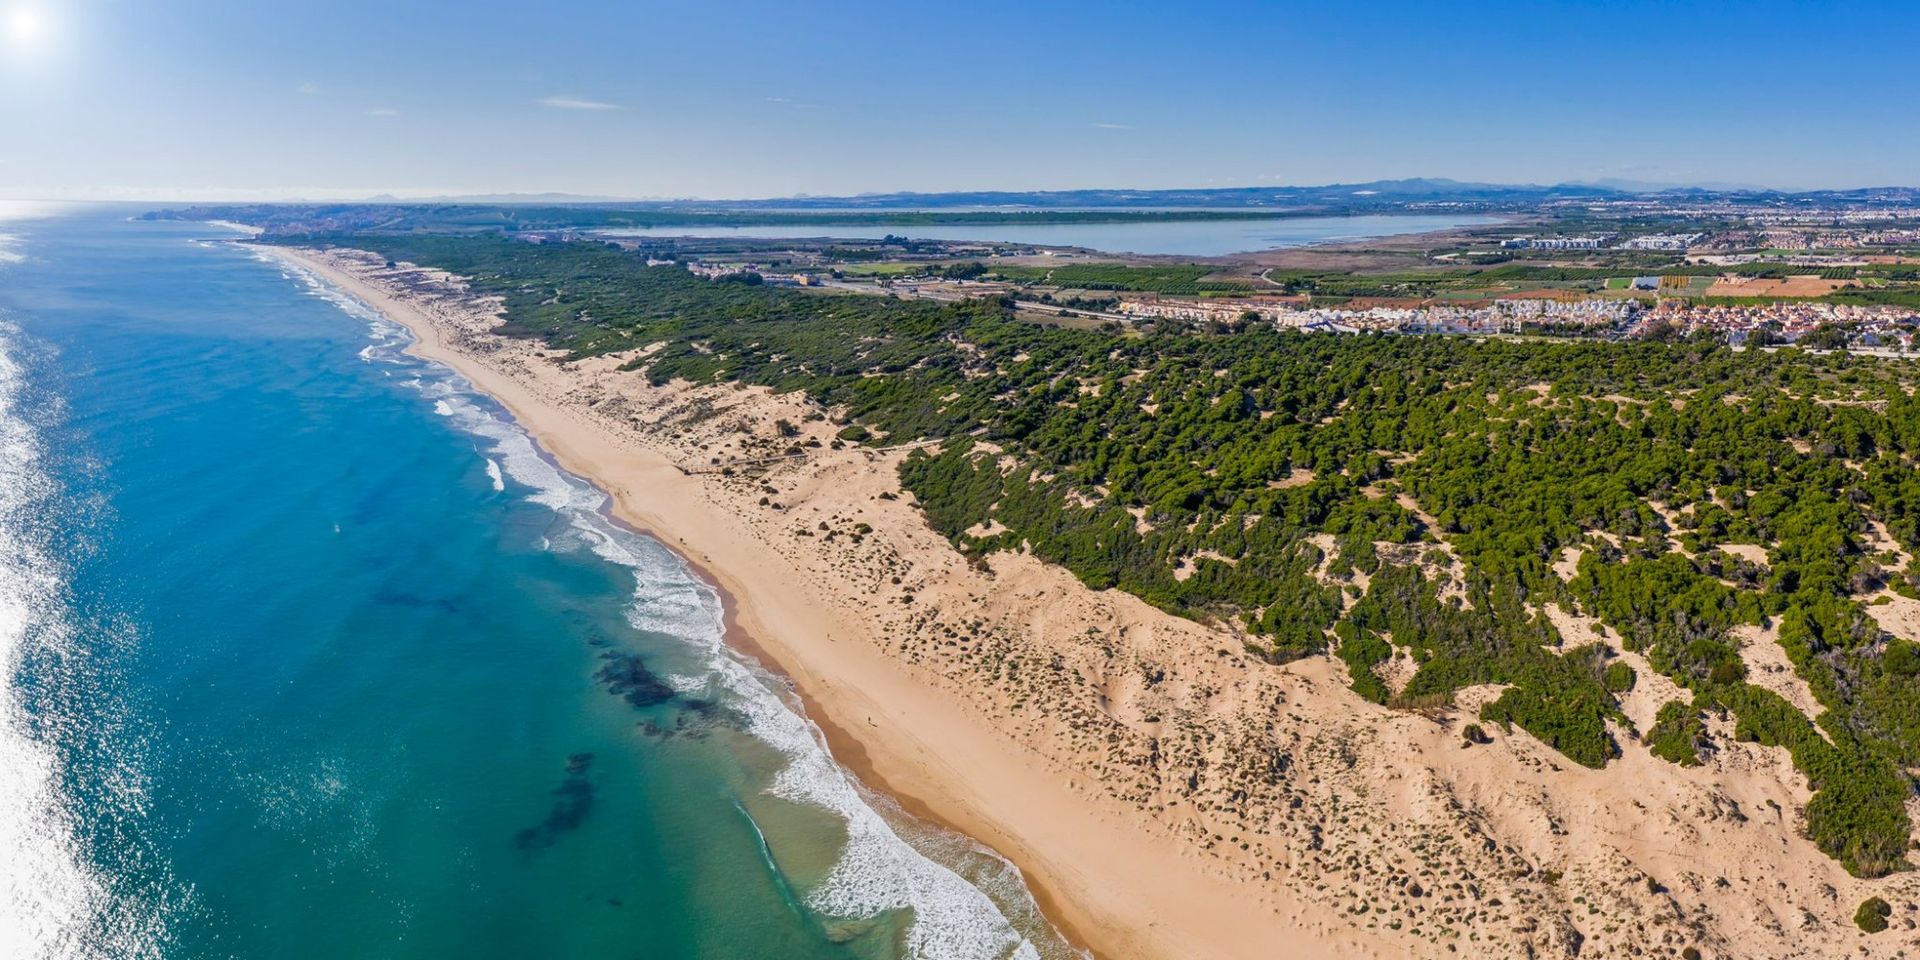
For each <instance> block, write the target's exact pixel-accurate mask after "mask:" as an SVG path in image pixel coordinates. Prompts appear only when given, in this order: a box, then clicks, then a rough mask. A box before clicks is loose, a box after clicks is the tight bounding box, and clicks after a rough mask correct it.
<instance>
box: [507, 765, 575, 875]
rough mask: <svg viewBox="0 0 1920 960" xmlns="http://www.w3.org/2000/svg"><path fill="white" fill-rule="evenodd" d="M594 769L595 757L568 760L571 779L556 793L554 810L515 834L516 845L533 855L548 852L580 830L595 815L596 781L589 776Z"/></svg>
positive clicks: (555, 791) (568, 777) (563, 783)
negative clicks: (589, 817) (548, 849)
mask: <svg viewBox="0 0 1920 960" xmlns="http://www.w3.org/2000/svg"><path fill="white" fill-rule="evenodd" d="M592 768H593V754H591V753H576V754H573V755H572V756H569V757H567V776H566V779H564V780H562V781H560V786H558V787H556V788H554V791H553V809H551V810H548V811H547V817H546V819H544V820H542V821H540V822H539V823H538V824H536V825H534V826H531V827H528V828H526V829H525V830H522V831H520V832H519V833H516V834H514V835H513V845H514V846H516V847H518V848H520V849H521V850H523V851H526V852H528V853H532V852H534V851H536V850H545V849H546V848H548V847H551V846H553V845H554V844H555V843H556V842H558V841H559V839H560V835H561V834H563V833H567V832H569V831H572V830H578V829H580V825H581V824H582V823H585V822H586V819H587V815H588V814H590V813H592V812H593V781H591V780H589V779H587V773H588V771H590V770H591V769H592Z"/></svg>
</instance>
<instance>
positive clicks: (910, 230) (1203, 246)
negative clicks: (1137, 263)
mask: <svg viewBox="0 0 1920 960" xmlns="http://www.w3.org/2000/svg"><path fill="white" fill-rule="evenodd" d="M1502 219H1504V218H1502V217H1494V216H1480V215H1475V214H1458V215H1441V214H1365V215H1362V216H1353V217H1284V218H1276V219H1271V220H1174V221H1159V222H1153V223H1032V224H1024V223H1005V224H931V225H930V224H893V225H885V224H882V225H875V226H868V225H861V226H784V225H783V226H758V227H752V226H748V227H640V228H629V229H620V230H606V231H602V232H603V233H606V234H607V235H609V236H620V237H759V238H771V239H796V238H818V237H833V238H836V239H844V240H878V239H880V238H881V237H885V236H887V235H889V234H898V235H900V236H905V237H911V238H913V239H915V240H978V241H999V242H1003V243H1031V244H1037V245H1039V246H1043V247H1044V246H1060V247H1087V248H1090V249H1093V250H1104V251H1108V252H1111V253H1139V254H1150V255H1165V256H1181V257H1221V256H1226V255H1227V254H1230V253H1247V252H1250V251H1255V250H1277V249H1282V248H1285V247H1300V246H1306V245H1307V244H1310V243H1333V242H1337V241H1346V240H1364V239H1369V238H1373V237H1392V236H1400V235H1402V234H1408V233H1431V232H1433V231H1436V230H1451V229H1454V228H1456V227H1467V226H1479V225H1482V224H1489V223H1499V222H1500V221H1501V220H1502Z"/></svg>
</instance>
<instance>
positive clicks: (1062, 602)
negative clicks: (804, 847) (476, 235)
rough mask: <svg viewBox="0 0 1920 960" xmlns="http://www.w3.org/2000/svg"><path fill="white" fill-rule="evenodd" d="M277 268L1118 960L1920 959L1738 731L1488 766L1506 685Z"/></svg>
mask: <svg viewBox="0 0 1920 960" xmlns="http://www.w3.org/2000/svg"><path fill="white" fill-rule="evenodd" d="M267 249H270V250H272V249H274V248H267ZM278 252H279V253H280V254H281V255H282V256H286V257H289V258H291V259H293V260H295V261H297V262H298V263H300V264H302V265H304V266H306V267H307V268H309V269H312V270H314V271H316V272H318V273H320V274H321V275H323V276H325V277H326V278H327V279H329V280H330V281H332V282H333V283H335V284H336V285H338V286H340V287H342V288H343V289H345V290H347V291H348V292H350V293H352V294H353V295H354V296H356V297H358V298H360V299H362V300H364V301H366V302H368V303H369V304H371V305H373V306H375V307H377V308H379V309H381V310H383V311H385V312H386V313H388V314H389V315H390V316H392V317H393V318H394V319H396V320H398V321H400V322H402V323H405V324H406V325H407V326H409V327H410V328H412V329H413V330H414V331H415V332H416V334H417V335H418V336H419V338H420V341H419V343H418V344H417V346H416V348H415V349H416V351H417V352H418V353H420V354H421V355H423V356H427V357H429V358H432V359H435V360H439V361H442V362H445V363H448V364H449V365H451V366H453V367H455V368H456V369H458V370H460V371H461V372H462V373H463V374H465V375H466V376H468V377H469V379H471V380H473V382H474V383H475V385H476V386H478V387H480V388H481V389H483V390H485V391H487V392H488V393H490V394H492V395H493V396H495V398H496V399H499V400H500V401H501V402H502V403H504V404H505V405H506V406H507V407H508V408H510V409H511V410H512V411H513V412H514V413H515V415H516V417H518V418H519V419H520V421H521V422H522V424H523V425H525V426H526V427H527V428H528V429H529V430H530V431H531V432H532V433H534V434H535V435H536V437H538V438H539V439H540V441H541V442H542V444H543V445H544V446H546V448H547V449H548V450H549V451H550V452H552V453H553V454H554V455H555V456H556V458H557V459H559V460H560V461H561V462H562V463H563V464H565V465H566V466H568V467H569V468H570V469H573V470H575V471H576V472H579V473H581V474H582V475H585V476H588V477H591V478H593V479H595V480H596V481H597V482H600V483H601V484H602V485H604V486H605V487H606V488H607V489H608V490H609V491H610V492H611V493H612V494H613V495H614V497H615V501H616V507H617V510H618V512H619V513H620V514H621V515H622V516H623V517H625V518H626V519H628V520H630V521H632V522H634V523H635V524H637V525H639V526H641V527H643V528H646V529H648V530H650V531H653V532H654V533H655V534H656V535H658V536H660V537H661V538H662V539H663V540H664V541H665V542H667V543H669V544H671V545H674V546H676V547H678V548H679V549H681V550H682V552H684V553H686V554H687V555H688V556H689V557H690V558H692V559H693V560H695V561H697V562H698V563H700V564H701V565H703V566H704V567H705V568H706V569H707V570H708V571H710V573H711V574H712V575H713V576H714V577H715V578H716V579H718V580H719V581H720V582H721V584H722V585H723V586H724V587H725V588H726V589H727V591H728V593H729V594H730V595H731V598H732V599H733V601H734V603H735V609H734V611H733V613H734V614H735V616H736V618H737V621H738V623H739V624H740V626H741V627H742V629H744V630H745V631H746V632H748V633H750V634H751V635H752V637H753V639H754V640H755V642H756V643H757V644H759V645H760V646H761V647H762V648H763V649H764V650H765V652H766V654H767V655H768V656H770V657H771V658H772V659H773V661H774V664H773V665H775V666H778V667H779V668H781V669H782V670H784V671H785V672H787V673H788V674H789V675H790V676H792V677H793V678H794V680H795V682H796V684H797V686H798V687H799V688H800V689H801V691H802V692H803V693H804V694H806V696H807V698H808V703H809V709H810V710H811V711H812V712H814V713H815V715H816V716H817V717H818V718H819V719H820V720H821V721H822V722H823V726H825V727H826V728H827V729H829V730H830V731H832V732H833V736H834V738H835V739H837V740H843V741H844V740H849V739H850V740H851V741H854V743H847V744H844V748H843V744H842V743H836V745H835V746H836V754H837V755H839V756H841V757H842V758H843V760H844V759H846V758H848V757H859V758H861V762H860V764H859V768H858V769H857V770H856V772H858V773H860V774H861V775H862V776H863V777H865V778H866V779H868V781H869V782H871V783H874V784H875V785H876V786H880V787H882V788H883V789H888V790H890V791H893V792H895V793H897V794H900V795H902V796H904V797H906V798H908V799H909V801H911V802H910V804H909V805H910V806H912V807H914V808H915V809H920V810H924V812H926V813H928V814H930V815H932V816H935V817H937V818H939V819H941V820H944V821H946V822H948V823H950V824H952V825H954V826H956V827H958V828H959V829H962V830H964V831H966V832H968V833H970V834H971V835H973V836H975V837H977V838H979V839H981V840H982V841H984V842H986V843H988V844H989V845H991V846H993V847H995V848H996V849H998V850H1000V851H1001V852H1002V853H1004V854H1006V855H1007V856H1009V857H1010V858H1011V859H1012V860H1014V862H1015V863H1017V864H1018V865H1019V866H1020V867H1021V868H1022V869H1023V870H1024V871H1025V872H1026V873H1027V875H1028V877H1029V879H1030V881H1031V882H1032V883H1033V885H1034V886H1035V888H1036V890H1037V892H1038V893H1039V894H1040V895H1041V897H1042V900H1043V903H1044V904H1045V905H1046V907H1047V908H1048V912H1049V916H1050V917H1052V918H1053V919H1055V920H1056V921H1057V922H1060V923H1062V925H1063V926H1064V928H1065V929H1067V930H1068V932H1069V934H1070V935H1071V936H1073V937H1074V938H1075V939H1076V940H1077V941H1079V942H1082V943H1085V944H1087V945H1089V946H1091V947H1092V948H1093V949H1094V950H1095V951H1096V952H1097V953H1098V954H1099V955H1100V956H1103V957H1111V958H1121V957H1129V958H1130V957H1167V958H1172V957H1180V958H1204V957H1271V956H1286V957H1321V956H1326V957H1398V956H1458V955H1466V956H1474V957H1527V956H1569V955H1574V954H1576V953H1577V954H1578V955H1580V956H1583V957H1584V956H1620V957H1626V956H1675V955H1678V953H1679V952H1680V950H1681V949H1682V948H1684V947H1687V946H1694V947H1697V948H1699V949H1700V950H1701V952H1702V953H1703V954H1704V955H1705V956H1709V957H1713V956H1741V957H1750V956H1768V957H1820V956H1833V955H1837V954H1839V953H1843V952H1845V953H1856V952H1859V951H1863V950H1864V953H1863V954H1862V955H1866V956H1896V955H1898V952H1897V951H1898V950H1900V949H1901V948H1902V947H1904V946H1907V945H1910V944H1911V943H1912V941H1913V938H1914V933H1913V930H1914V926H1915V921H1916V919H1920V908H1917V907H1916V906H1915V904H1914V900H1915V898H1916V896H1917V895H1920V884H1917V883H1916V882H1915V880H1914V878H1913V877H1911V876H1906V875H1902V876H1895V877H1891V878H1887V879H1883V880H1879V881H1860V880H1856V879H1854V878H1851V877H1849V876H1848V875H1847V874H1846V873H1845V871H1844V870H1842V869H1841V868H1840V867H1839V866H1838V865H1837V864H1836V863H1834V862H1833V861H1832V860H1830V859H1828V858H1826V857H1825V856H1823V855H1821V854H1820V853H1819V852H1818V851H1817V850H1815V849H1813V847H1812V845H1811V844H1809V843H1808V842H1807V841H1806V840H1805V839H1804V838H1803V837H1802V836H1801V835H1800V833H1799V822H1798V821H1799V818H1800V817H1801V813H1800V810H1801V808H1802V806H1803V805H1804V803H1805V802H1806V799H1807V796H1808V792H1807V789H1806V784H1805V782H1804V778H1802V777H1800V776H1799V774H1797V773H1796V772H1795V771H1794V770H1793V769H1792V765H1791V763H1790V762H1789V761H1788V759H1787V758H1786V756H1785V754H1784V751H1781V750H1778V749H1770V748H1762V747H1757V746H1753V745H1750V744H1739V743H1734V742H1732V741H1731V738H1730V737H1726V736H1725V735H1724V734H1725V732H1726V731H1724V730H1722V731H1720V732H1721V734H1722V736H1721V738H1720V739H1721V748H1720V749H1718V750H1716V751H1714V752H1713V754H1712V756H1711V758H1710V760H1709V761H1708V763H1707V764H1705V765H1703V766H1702V767H1699V768H1693V769H1682V768H1680V767H1677V766H1674V765H1672V764H1669V763H1666V762H1665V761H1661V760H1658V759H1656V758H1654V757H1652V756H1651V755H1650V754H1649V753H1648V752H1647V750H1646V748H1645V747H1644V746H1643V745H1641V744H1639V743H1637V742H1635V741H1634V739H1633V736H1632V734H1631V733H1630V732H1629V731H1626V730H1618V731H1616V736H1617V737H1618V739H1620V741H1621V744H1622V749H1623V752H1624V754H1625V756H1624V757H1623V758H1622V759H1620V760H1618V761H1616V762H1615V763H1614V764H1613V765H1611V766H1610V767H1609V768H1608V769H1606V770H1603V771H1590V770H1586V769H1585V768H1581V767H1579V766H1577V765H1575V764H1573V763H1571V762H1570V761H1567V760H1566V759H1565V758H1564V757H1561V756H1560V755H1559V754H1557V753H1555V752H1553V751H1552V750H1550V749H1549V748H1547V747H1545V746H1544V745H1542V744H1540V743H1538V742H1537V741H1534V740H1533V739H1532V738H1531V737H1529V736H1527V735H1526V734H1524V733H1521V732H1519V731H1518V730H1515V731H1512V732H1511V733H1507V732H1503V731H1500V730H1498V729H1493V730H1491V731H1490V732H1492V733H1493V734H1494V742H1493V743H1491V744H1486V745H1481V746H1472V747H1469V746H1467V745H1466V743H1465V741H1464V740H1463V738H1462V736H1461V729H1462V728H1463V727H1464V726H1465V724H1466V723H1467V722H1469V721H1470V720H1471V719H1472V715H1471V713H1472V711H1473V710H1475V709H1477V708H1478V706H1479V704H1480V703H1482V702H1485V700H1487V699H1489V698H1491V697H1492V696H1497V690H1493V689H1483V690H1472V691H1466V692H1465V693H1463V695H1462V696H1461V698H1460V704H1459V705H1458V706H1457V707H1455V708H1450V709H1442V710H1433V711H1422V712H1410V711H1398V710H1388V709H1385V708H1381V707H1377V706H1375V705H1372V704H1369V703H1367V702H1365V701H1363V700H1361V699H1360V698H1359V697H1357V696H1355V695H1354V694H1352V693H1351V691H1350V690H1348V689H1347V686H1346V677H1345V673H1344V671H1345V669H1346V668H1345V667H1344V665H1341V664H1339V663H1337V662H1334V661H1331V660H1328V659H1326V658H1315V659H1311V660H1306V661H1302V662H1298V663H1295V664H1292V665H1289V666H1286V667H1275V666H1272V665H1268V664H1265V663H1262V662H1260V661H1257V660H1253V659H1250V658H1248V657H1247V656H1245V655H1244V653H1243V652H1242V650H1241V644H1240V640H1239V638H1238V637H1237V636H1236V635H1235V634H1234V633H1233V632H1231V631H1230V630H1228V629H1225V628H1217V627H1210V626H1205V625H1201V624H1198V623H1194V622H1191V621H1187V620H1183V619H1179V618H1175V617H1172V616H1170V615H1167V614H1165V613H1162V612H1160V611H1158V610H1155V609H1153V608H1151V607H1149V606H1147V605H1146V604H1145V603H1143V602H1141V601H1139V600H1138V599H1137V598H1134V597H1132V596H1130V595H1127V594H1124V593H1119V592H1117V591H1098V592H1096V591H1093V590H1090V589H1088V588H1086V587H1084V586H1083V585H1081V584H1080V583H1079V582H1078V581H1076V580H1075V579H1074V578H1073V577H1072V576H1071V575H1070V574H1068V573H1066V572H1065V571H1063V570H1061V569H1058V568H1055V567H1051V566H1048V565H1046V564H1043V563H1041V562H1039V561H1038V560H1036V559H1034V558H1032V557H1030V556H1025V555H1019V554H996V555H993V556H991V557H989V558H988V559H987V560H986V561H984V562H983V563H978V564H976V563H971V562H969V561H968V560H967V558H965V557H964V556H962V555H961V554H960V553H959V552H958V551H956V550H954V549H953V548H952V547H951V546H950V545H949V544H948V543H947V542H946V541H945V539H944V538H942V537H940V536H939V535H938V534H936V533H935V532H934V531H933V530H932V529H930V528H929V527H928V526H927V524H926V522H925V521H924V519H923V518H922V516H921V515H920V513H919V511H918V509H917V508H916V507H915V506H914V505H913V503H912V497H911V494H908V493H906V492H904V491H902V490H901V489H900V487H899V483H898V477H897V473H896V470H895V467H897V465H898V462H899V460H900V459H901V458H902V457H905V456H907V455H908V452H907V451H905V450H872V449H867V448H863V447H859V446H852V447H846V448H844V449H835V444H834V441H833V437H834V434H835V432H836V430H837V425H836V424H835V423H834V422H833V419H832V416H831V414H832V411H827V410H823V409H821V408H820V407H819V406H818V405H817V404H815V403H813V402H812V401H810V400H808V399H807V398H805V397H803V396H800V395H776V394H774V393H772V392H771V391H769V390H767V389H765V388H754V387H742V386H738V385H732V384H717V385H694V384H688V383H684V382H681V383H671V384H667V385H664V386H659V387H655V386H650V385H649V384H648V382H647V380H646V378H645V376H644V374H643V372H641V371H643V370H644V365H645V360H646V353H647V351H645V350H640V351H633V352H630V353H629V354H626V355H621V356H615V357H598V358H592V359H587V360H581V361H577V362H568V361H567V360H566V358H565V357H563V356H561V355H559V354H557V353H555V352H553V351H550V350H546V349H543V348H541V347H539V346H538V345H536V344H534V343H533V342H531V341H527V340H521V339H513V338H508V337H503V336H500V335H498V334H496V333H495V332H493V328H494V327H495V326H497V325H498V323H499V311H500V306H499V304H498V303H497V302H494V301H486V300H480V299H477V298H475V297H473V296H472V295H471V293H470V292H469V291H468V290H467V289H466V287H465V285H464V284H463V283H462V282H461V281H460V280H459V279H458V278H455V277H451V276H448V275H446V274H443V273H439V272H435V271H427V270H421V269H418V268H410V267H407V266H405V265H401V266H398V267H393V268H389V267H387V266H386V264H385V263H384V261H382V260H381V259H380V258H378V257H375V256H373V255H371V254H364V253H356V252H352V251H337V250H336V251H327V252H320V251H286V250H280V251H278ZM628 367H636V368H637V369H626V368H628ZM783 422H784V424H785V426H782V423H783ZM1553 614H1554V619H1555V621H1556V623H1557V624H1561V625H1562V627H1563V632H1565V631H1566V629H1567V628H1570V627H1573V626H1574V625H1575V624H1574V621H1575V620H1576V619H1577V618H1575V617H1574V616H1573V615H1572V614H1568V613H1566V612H1565V611H1560V610H1557V609H1556V610H1555V611H1553ZM1636 666H1639V665H1638V664H1636ZM1646 674H1647V671H1642V677H1643V682H1646ZM1649 692H1651V690H1650V691H1649ZM1661 692H1662V693H1663V694H1664V693H1665V692H1666V691H1665V690H1664V689H1663V690H1662V691H1661ZM1646 699H1648V700H1649V701H1650V702H1649V703H1648V704H1646V705H1645V707H1643V708H1642V710H1640V711H1634V710H1630V711H1629V714H1630V716H1632V717H1633V718H1634V720H1635V721H1636V722H1640V721H1641V719H1642V717H1641V713H1642V712H1645V710H1647V709H1651V708H1657V706H1658V704H1657V703H1654V702H1651V701H1652V699H1653V698H1652V697H1648V698H1646ZM1876 894H1877V895H1880V896H1883V897H1885V898H1887V899H1888V900H1889V901H1890V902H1892V903H1893V904H1894V908H1895V912H1894V918H1893V928H1892V929H1891V930H1890V931H1889V932H1888V933H1887V934H1882V935H1880V936H1878V937H1866V936H1864V935H1862V934H1860V933H1859V932H1858V931H1857V930H1855V929H1854V928H1853V926H1852V924H1851V922H1850V918H1851V915H1852V912H1853V907H1854V906H1855V905H1857V904H1858V903H1859V902H1860V901H1861V900H1862V899H1864V898H1865V897H1867V896H1869V895H1876Z"/></svg>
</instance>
